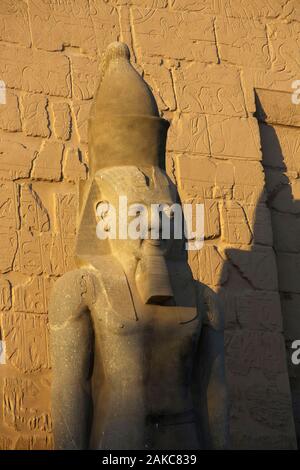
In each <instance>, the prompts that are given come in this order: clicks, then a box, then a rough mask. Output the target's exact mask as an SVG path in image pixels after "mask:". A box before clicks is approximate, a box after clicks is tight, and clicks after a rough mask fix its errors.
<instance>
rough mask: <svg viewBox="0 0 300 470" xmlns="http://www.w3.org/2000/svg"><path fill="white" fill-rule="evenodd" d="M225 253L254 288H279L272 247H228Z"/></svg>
mask: <svg viewBox="0 0 300 470" xmlns="http://www.w3.org/2000/svg"><path fill="white" fill-rule="evenodd" d="M225 253H226V256H227V257H228V259H229V260H230V262H231V263H232V264H233V265H234V266H235V267H236V268H237V269H238V270H239V272H240V273H241V275H242V277H244V278H245V279H246V280H247V281H248V282H249V284H250V285H251V286H252V287H253V288H254V289H258V290H274V291H276V290H277V288H278V284H277V272H276V260H275V255H274V252H273V249H272V248H270V247H262V246H259V245H257V246H256V245H254V246H253V247H252V248H251V249H250V248H248V247H247V249H245V247H243V248H241V249H239V250H238V249H235V248H227V249H226V250H225Z"/></svg>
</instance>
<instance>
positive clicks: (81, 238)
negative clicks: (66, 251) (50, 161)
mask: <svg viewBox="0 0 300 470" xmlns="http://www.w3.org/2000/svg"><path fill="white" fill-rule="evenodd" d="M101 200H102V197H101V192H100V188H99V184H98V183H97V182H96V181H95V180H93V181H92V183H91V185H90V188H89V189H88V191H87V197H86V200H85V201H84V202H83V204H82V208H81V213H80V214H79V228H78V232H77V236H76V246H75V257H76V262H77V264H78V265H79V266H82V263H83V262H84V260H85V259H87V257H90V256H101V255H108V254H110V246H109V241H108V240H99V238H98V237H97V235H96V227H97V217H96V210H95V208H96V205H97V203H98V202H99V201H101Z"/></svg>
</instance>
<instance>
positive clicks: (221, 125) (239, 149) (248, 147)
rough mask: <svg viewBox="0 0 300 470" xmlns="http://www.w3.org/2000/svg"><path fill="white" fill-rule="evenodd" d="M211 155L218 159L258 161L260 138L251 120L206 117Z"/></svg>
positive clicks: (255, 124) (259, 157) (255, 122)
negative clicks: (239, 158)
mask: <svg viewBox="0 0 300 470" xmlns="http://www.w3.org/2000/svg"><path fill="white" fill-rule="evenodd" d="M207 122H208V132H209V136H210V142H211V153H212V155H213V156H218V157H242V158H245V159H247V160H260V159H261V151H260V136H259V129H258V125H257V121H256V120H255V119H253V118H248V119H247V118H235V117H232V118H230V117H225V116H217V115H215V116H212V115H209V116H207Z"/></svg>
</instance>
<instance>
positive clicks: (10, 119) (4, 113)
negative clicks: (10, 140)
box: [0, 90, 22, 132]
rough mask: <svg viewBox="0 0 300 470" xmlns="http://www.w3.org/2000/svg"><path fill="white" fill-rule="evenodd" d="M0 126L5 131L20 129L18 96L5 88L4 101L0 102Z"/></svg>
mask: <svg viewBox="0 0 300 470" xmlns="http://www.w3.org/2000/svg"><path fill="white" fill-rule="evenodd" d="M0 128H1V129H3V130H5V131H11V132H16V131H21V129H22V126H21V118H20V109H19V100H18V96H17V95H16V94H15V93H13V92H12V91H11V90H6V103H5V104H2V103H1V104H0Z"/></svg>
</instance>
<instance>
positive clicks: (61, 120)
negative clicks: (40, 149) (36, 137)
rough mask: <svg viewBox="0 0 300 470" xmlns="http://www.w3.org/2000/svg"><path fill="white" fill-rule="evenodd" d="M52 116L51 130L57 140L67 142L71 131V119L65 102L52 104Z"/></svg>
mask: <svg viewBox="0 0 300 470" xmlns="http://www.w3.org/2000/svg"><path fill="white" fill-rule="evenodd" d="M51 108H52V115H53V129H54V134H55V136H56V138H57V139H60V140H64V141H65V140H69V139H70V137H71V131H72V117H71V110H70V106H69V105H68V103H66V102H54V103H52V105H51Z"/></svg>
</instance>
